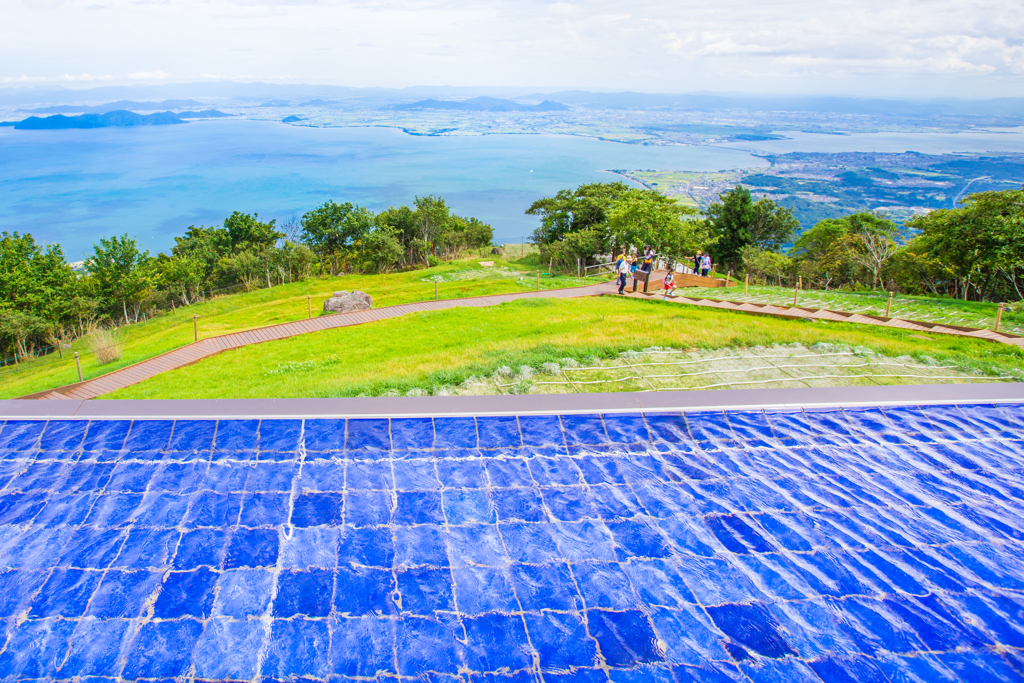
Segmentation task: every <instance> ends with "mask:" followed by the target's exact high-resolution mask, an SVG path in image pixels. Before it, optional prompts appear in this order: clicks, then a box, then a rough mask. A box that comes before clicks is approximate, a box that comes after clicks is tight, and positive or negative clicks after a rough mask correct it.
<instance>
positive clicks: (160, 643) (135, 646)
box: [121, 619, 203, 680]
mask: <svg viewBox="0 0 1024 683" xmlns="http://www.w3.org/2000/svg"><path fill="white" fill-rule="evenodd" d="M202 630H203V625H202V623H201V622H198V621H193V620H191V619H182V620H175V621H151V622H149V623H147V624H144V625H143V626H142V628H141V629H140V631H139V633H138V635H137V636H136V637H135V639H134V640H133V641H132V644H131V645H130V646H129V650H128V654H127V656H126V657H125V661H126V664H125V667H124V670H123V672H122V674H121V675H122V677H123V678H125V679H128V680H132V679H136V678H174V677H177V676H180V675H181V674H183V673H184V672H185V671H186V670H187V669H188V667H189V665H190V664H191V661H192V649H193V648H194V647H195V644H196V641H198V640H199V635H200V633H202Z"/></svg>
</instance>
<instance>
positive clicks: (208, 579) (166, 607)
mask: <svg viewBox="0 0 1024 683" xmlns="http://www.w3.org/2000/svg"><path fill="white" fill-rule="evenodd" d="M219 577H220V575H219V574H218V573H217V572H215V571H212V570H210V569H209V568H208V567H200V568H199V569H193V570H191V571H185V572H179V571H172V572H170V573H168V574H167V575H166V577H165V578H164V582H163V586H162V587H161V589H160V595H158V596H157V599H156V603H155V605H154V606H153V614H154V615H155V616H157V617H158V618H161V619H177V618H179V617H184V616H190V617H197V618H200V619H202V618H205V617H207V616H209V614H210V610H211V608H212V607H213V598H214V592H213V590H214V586H215V585H216V583H217V579H218V578H219Z"/></svg>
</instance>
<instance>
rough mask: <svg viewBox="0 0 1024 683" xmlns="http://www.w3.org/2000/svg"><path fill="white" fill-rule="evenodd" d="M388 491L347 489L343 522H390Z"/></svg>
mask: <svg viewBox="0 0 1024 683" xmlns="http://www.w3.org/2000/svg"><path fill="white" fill-rule="evenodd" d="M392 513H393V510H392V500H391V492H390V491H349V492H348V493H346V494H345V523H346V524H352V525H354V526H375V525H378V524H390V523H391V515H392Z"/></svg>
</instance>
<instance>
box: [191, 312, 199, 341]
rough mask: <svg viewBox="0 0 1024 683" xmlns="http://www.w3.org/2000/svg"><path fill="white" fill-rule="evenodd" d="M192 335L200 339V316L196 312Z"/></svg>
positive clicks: (196, 339) (193, 319)
mask: <svg viewBox="0 0 1024 683" xmlns="http://www.w3.org/2000/svg"><path fill="white" fill-rule="evenodd" d="M192 336H193V337H194V338H195V341H199V316H197V315H196V314H195V313H193V314H192Z"/></svg>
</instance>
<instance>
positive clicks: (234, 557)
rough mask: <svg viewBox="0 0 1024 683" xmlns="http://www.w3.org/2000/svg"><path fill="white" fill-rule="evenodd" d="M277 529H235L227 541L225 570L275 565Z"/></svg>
mask: <svg viewBox="0 0 1024 683" xmlns="http://www.w3.org/2000/svg"><path fill="white" fill-rule="evenodd" d="M277 554H278V532H277V529H244V528H239V529H235V530H234V531H233V532H232V534H231V538H230V539H229V540H228V549H227V554H226V555H225V557H224V568H225V569H237V568H239V567H270V566H273V565H275V564H277Z"/></svg>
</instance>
